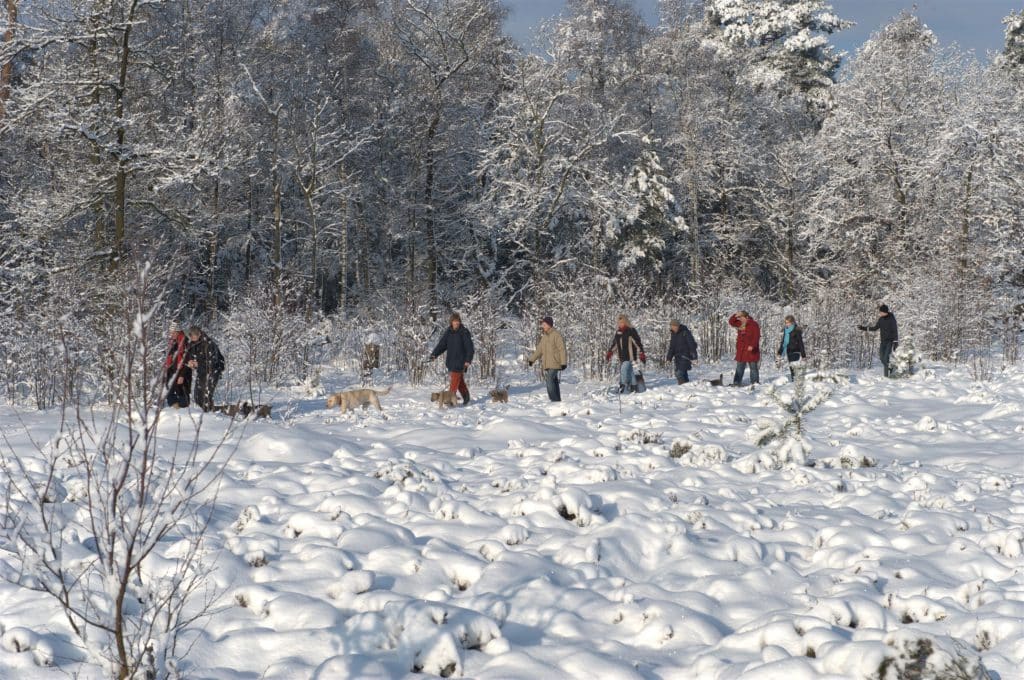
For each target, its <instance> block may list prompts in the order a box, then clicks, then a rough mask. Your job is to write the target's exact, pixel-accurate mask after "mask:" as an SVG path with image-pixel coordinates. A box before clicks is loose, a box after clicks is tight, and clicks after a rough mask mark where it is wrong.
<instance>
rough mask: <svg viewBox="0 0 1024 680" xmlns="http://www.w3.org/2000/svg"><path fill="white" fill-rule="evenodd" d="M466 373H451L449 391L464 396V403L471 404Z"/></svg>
mask: <svg viewBox="0 0 1024 680" xmlns="http://www.w3.org/2000/svg"><path fill="white" fill-rule="evenodd" d="M465 375H466V374H465V373H463V372H462V371H452V372H451V373H450V377H451V382H450V386H449V388H448V389H450V390H451V391H452V392H458V393H459V394H460V395H462V403H463V404H467V403H469V386H468V385H466V378H465Z"/></svg>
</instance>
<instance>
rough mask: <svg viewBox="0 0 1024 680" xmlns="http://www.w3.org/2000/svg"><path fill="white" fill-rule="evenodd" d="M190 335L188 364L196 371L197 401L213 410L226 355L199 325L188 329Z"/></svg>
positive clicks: (205, 407) (201, 405) (203, 407)
mask: <svg viewBox="0 0 1024 680" xmlns="http://www.w3.org/2000/svg"><path fill="white" fill-rule="evenodd" d="M188 337H189V344H188V365H189V366H190V367H191V368H192V370H193V371H195V376H194V382H195V401H196V403H197V404H199V407H200V408H202V409H203V410H204V411H212V410H213V391H214V390H215V389H217V383H218V382H220V377H221V375H223V374H224V355H223V354H221V353H220V348H219V347H217V343H216V342H214V341H213V338H211V337H210V336H208V335H207V334H206V333H204V332H203V329H201V328H199V327H198V326H192V328H189V329H188Z"/></svg>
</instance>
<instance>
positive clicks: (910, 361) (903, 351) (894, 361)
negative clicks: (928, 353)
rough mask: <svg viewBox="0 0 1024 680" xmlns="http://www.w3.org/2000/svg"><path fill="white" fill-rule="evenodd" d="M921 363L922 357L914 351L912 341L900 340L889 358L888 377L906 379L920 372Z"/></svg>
mask: <svg viewBox="0 0 1024 680" xmlns="http://www.w3.org/2000/svg"><path fill="white" fill-rule="evenodd" d="M923 361H924V357H922V356H921V355H920V354H919V353H918V352H917V350H915V349H914V341H913V339H908V340H901V341H900V344H899V346H898V347H897V348H896V349H895V350H893V353H892V356H891V357H890V358H889V377H890V378H908V377H910V376H912V375H914V374H915V373H917V372H918V371H919V370H920V368H921V364H922V362H923Z"/></svg>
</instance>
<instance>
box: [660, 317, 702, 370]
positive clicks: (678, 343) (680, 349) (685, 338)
mask: <svg viewBox="0 0 1024 680" xmlns="http://www.w3.org/2000/svg"><path fill="white" fill-rule="evenodd" d="M670 333H671V337H670V338H669V341H668V354H667V355H666V356H665V360H666V361H672V360H673V359H689V360H690V361H696V360H697V341H696V340H695V339H694V338H693V333H691V332H690V329H689V328H687V327H686V326H680V327H679V330H677V331H670Z"/></svg>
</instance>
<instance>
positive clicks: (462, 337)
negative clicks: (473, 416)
mask: <svg viewBox="0 0 1024 680" xmlns="http://www.w3.org/2000/svg"><path fill="white" fill-rule="evenodd" d="M446 352H447V354H446V356H445V360H444V365H445V368H447V369H448V374H449V378H450V387H449V388H448V389H450V390H451V391H452V392H453V393H454V392H458V393H459V394H461V395H462V405H463V406H465V405H466V404H468V403H469V387H468V386H467V385H466V371H468V370H469V366H470V364H472V363H473V336H472V335H471V334H470V332H469V329H468V328H466V327H465V326H463V325H462V317H461V316H459V315H458V314H457V313H455V312H453V313H452V315H451V318H450V319H449V320H448V328H446V329H445V331H444V334H443V335H442V336H441V340H440V341H439V342H438V343H437V347H435V348H434V351H433V352H431V354H430V360H431V361H433V360H434V359H436V358H438V357H439V356H441V355H442V354H445V353H446Z"/></svg>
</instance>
